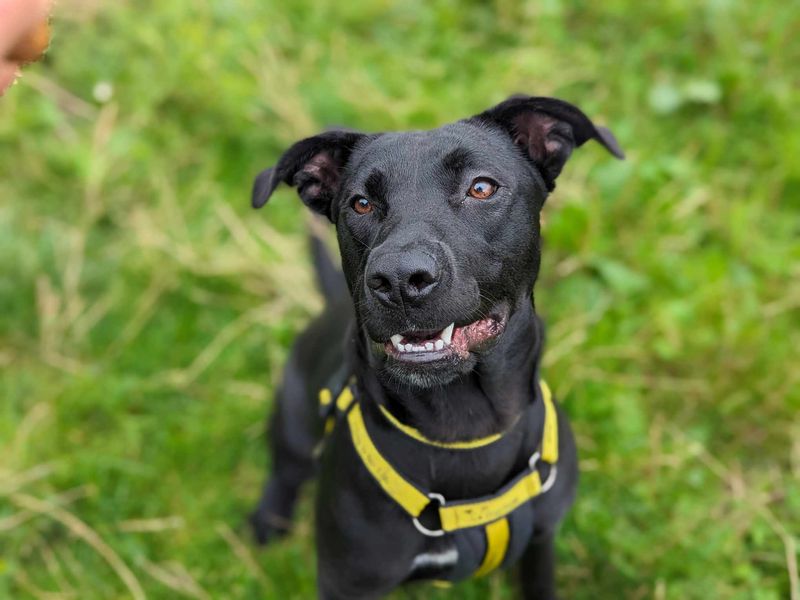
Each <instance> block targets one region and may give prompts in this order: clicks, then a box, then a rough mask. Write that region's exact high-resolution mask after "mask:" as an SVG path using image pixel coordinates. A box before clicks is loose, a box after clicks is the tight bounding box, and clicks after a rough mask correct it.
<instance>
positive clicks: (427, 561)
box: [411, 548, 458, 573]
mask: <svg viewBox="0 0 800 600" xmlns="http://www.w3.org/2000/svg"><path fill="white" fill-rule="evenodd" d="M457 562H458V550H456V549H455V548H448V549H447V550H444V551H443V552H423V553H422V554H417V555H416V556H415V557H414V560H413V561H412V563H411V572H412V573H413V572H415V571H417V570H418V569H431V568H437V569H444V568H448V567H452V566H454V565H455V564H456V563H457Z"/></svg>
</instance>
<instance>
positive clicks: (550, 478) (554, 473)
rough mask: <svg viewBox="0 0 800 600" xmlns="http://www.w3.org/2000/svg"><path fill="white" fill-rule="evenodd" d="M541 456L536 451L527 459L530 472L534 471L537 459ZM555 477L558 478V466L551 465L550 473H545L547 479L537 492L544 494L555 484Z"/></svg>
mask: <svg viewBox="0 0 800 600" xmlns="http://www.w3.org/2000/svg"><path fill="white" fill-rule="evenodd" d="M541 457H542V455H541V454H540V453H539V451H538V450H537V451H536V452H534V453H533V454H531V457H530V458H529V459H528V468H529V469H530V470H531V471H535V470H536V463H538V462H539V459H540V458H541ZM556 477H558V465H554V464H551V465H550V471H549V472H548V473H547V479H545V481H544V483H543V484H542V489H541V491H540V492H539V493H540V494H544V493H545V492H546V491H547V490H549V489H550V488H551V487H553V484H554V483H555V482H556Z"/></svg>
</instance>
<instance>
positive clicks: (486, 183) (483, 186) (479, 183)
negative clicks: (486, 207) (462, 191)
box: [468, 177, 497, 200]
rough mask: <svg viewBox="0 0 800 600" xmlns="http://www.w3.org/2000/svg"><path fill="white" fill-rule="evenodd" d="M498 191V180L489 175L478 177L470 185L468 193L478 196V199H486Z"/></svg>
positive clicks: (474, 196)
mask: <svg viewBox="0 0 800 600" xmlns="http://www.w3.org/2000/svg"><path fill="white" fill-rule="evenodd" d="M496 191H497V183H496V182H494V181H492V180H491V179H489V178H488V177H478V179H476V180H475V181H473V182H472V185H471V186H469V192H468V194H469V195H470V196H472V197H473V198H477V199H478V200H486V199H487V198H491V197H492V196H494V193H495V192H496Z"/></svg>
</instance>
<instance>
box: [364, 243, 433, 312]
mask: <svg viewBox="0 0 800 600" xmlns="http://www.w3.org/2000/svg"><path fill="white" fill-rule="evenodd" d="M366 282H367V288H368V289H369V292H370V293H371V294H372V295H373V296H374V297H375V298H376V299H377V300H378V301H380V302H381V303H383V304H385V305H387V306H400V305H401V304H404V303H405V304H414V303H417V302H420V301H422V300H424V299H425V298H426V297H427V296H429V295H430V293H431V292H432V291H433V290H434V288H435V287H436V286H437V285H438V284H439V265H438V263H437V262H436V259H435V258H434V257H433V256H431V255H430V254H428V253H427V252H420V251H416V252H414V251H410V252H397V253H391V254H384V255H381V256H375V257H373V259H372V260H371V261H370V264H369V266H368V267H367V273H366Z"/></svg>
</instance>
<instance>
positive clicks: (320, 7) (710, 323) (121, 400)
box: [0, 0, 800, 600]
mask: <svg viewBox="0 0 800 600" xmlns="http://www.w3.org/2000/svg"><path fill="white" fill-rule="evenodd" d="M54 28H55V31H54V37H53V43H52V48H51V51H50V52H49V54H48V56H47V59H46V61H45V62H44V63H42V64H38V65H35V66H33V67H32V68H30V69H28V70H27V72H26V74H25V76H24V77H23V78H22V80H21V81H20V82H19V83H18V84H17V85H16V86H15V87H14V88H13V89H11V90H10V91H9V92H8V93H7V95H6V96H5V97H4V98H3V99H2V100H0V198H1V199H2V201H1V202H0V273H1V274H2V276H1V277H0V368H2V378H1V379H0V598H43V599H48V600H52V599H62V598H63V599H72V598H75V599H92V598H103V599H106V598H126V597H134V598H144V597H148V598H178V597H186V598H201V599H202V598H276V599H286V598H311V597H313V596H314V593H315V584H314V564H313V540H312V539H311V532H312V527H311V524H310V517H311V510H310V503H309V495H306V497H305V500H304V502H303V505H302V508H301V511H300V515H299V519H298V523H297V530H296V532H295V534H294V535H293V536H291V537H289V538H287V539H286V540H285V541H281V542H280V543H278V544H276V545H274V546H272V547H269V548H268V549H266V550H264V551H259V550H256V549H255V548H254V547H253V546H252V544H251V542H250V539H249V537H248V535H247V531H246V528H245V527H244V518H245V515H246V513H247V512H248V511H249V510H250V508H251V507H252V505H253V503H254V502H255V500H256V498H257V496H258V493H259V488H260V485H261V483H262V481H263V478H264V475H265V470H266V469H267V468H268V464H267V457H266V455H265V452H264V444H263V435H262V431H263V425H262V423H263V418H264V415H265V412H266V409H267V406H268V405H269V402H270V400H271V392H272V390H273V389H274V386H275V383H276V381H277V379H278V378H279V376H280V369H281V366H282V364H283V362H284V359H285V357H286V353H287V350H288V348H289V345H290V343H291V341H292V339H293V336H294V335H295V334H296V332H297V331H298V330H299V329H300V328H301V327H302V326H303V324H304V323H305V322H306V321H307V320H308V318H309V316H310V315H312V314H313V313H314V312H315V311H316V310H317V309H318V308H319V307H320V306H321V300H320V298H319V297H318V295H317V293H316V291H315V289H314V287H313V283H312V281H311V278H310V274H309V269H308V260H307V254H306V248H305V244H304V237H303V236H304V221H305V218H306V217H305V214H304V212H303V210H302V209H301V206H300V203H299V202H298V201H297V199H296V197H295V196H294V194H293V192H292V191H290V190H286V189H284V190H282V191H281V192H280V193H279V194H277V196H276V197H275V198H274V200H273V201H272V202H271V203H270V205H269V206H268V207H267V208H266V209H265V210H263V211H262V212H259V213H255V212H253V211H252V210H251V209H250V208H249V188H250V183H251V180H252V177H253V176H254V174H255V173H256V172H258V171H259V170H260V169H261V168H263V167H265V166H267V165H270V164H272V163H273V162H274V161H275V160H276V158H277V157H278V156H279V154H280V152H281V151H282V150H283V149H285V148H286V147H287V146H288V145H289V144H291V143H292V142H293V141H295V140H296V139H298V138H300V137H302V136H306V135H310V134H313V133H315V132H317V131H319V130H320V129H321V128H323V127H326V126H329V125H346V126H349V127H353V128H359V129H364V130H371V131H378V130H392V129H406V128H423V127H434V126H437V125H439V124H442V123H445V122H448V121H452V120H455V119H458V118H460V117H463V116H467V115H469V114H472V113H475V112H478V111H480V110H482V109H483V108H485V107H487V106H489V105H491V104H493V103H495V102H498V101H500V100H502V99H503V98H505V97H506V96H507V95H508V94H510V93H514V92H526V93H531V94H536V95H553V96H558V97H561V98H564V99H567V100H569V101H571V102H574V103H576V104H578V105H579V106H580V107H582V108H583V109H584V110H585V111H586V112H587V114H589V115H590V116H591V117H592V118H593V119H595V120H596V122H598V123H602V124H606V125H608V126H610V127H611V128H613V130H614V131H615V133H616V134H617V136H618V138H619V139H620V141H621V143H622V145H623V147H624V148H625V149H626V151H627V153H628V160H627V161H625V162H617V161H614V160H612V159H611V158H610V157H609V156H608V155H606V154H605V153H604V152H603V151H602V150H601V149H600V148H599V147H598V146H596V145H593V144H590V145H587V146H586V147H585V148H583V149H581V150H580V151H578V152H576V154H575V155H574V157H573V158H572V160H571V161H570V163H569V164H568V165H567V168H566V170H565V173H564V174H563V175H562V177H561V178H560V179H559V184H558V188H557V190H556V192H555V194H554V195H553V196H552V197H551V198H550V200H548V204H547V207H546V210H545V217H544V218H545V220H546V224H545V231H544V236H545V241H544V244H545V248H544V263H543V267H542V273H541V277H540V281H539V283H538V284H537V288H536V300H537V306H538V309H539V311H540V312H541V313H542V314H543V315H544V316H545V318H546V320H547V322H548V324H549V347H548V351H547V353H546V356H545V363H546V376H547V378H548V380H549V381H550V383H551V385H552V386H553V387H554V389H555V390H556V392H557V394H558V395H559V397H560V398H561V399H562V402H563V404H564V406H565V407H566V410H567V411H568V412H569V413H570V415H571V416H572V419H573V423H574V427H575V429H576V432H577V435H578V439H579V447H580V450H581V464H582V470H583V479H582V484H581V489H580V497H579V501H578V503H577V505H576V507H575V509H574V510H573V512H572V513H571V515H570V516H569V518H568V519H567V521H566V523H565V525H564V527H563V531H562V533H561V536H560V538H559V542H558V554H559V562H560V565H559V569H558V577H559V581H560V586H561V589H562V590H563V597H564V598H593V599H594V598H634V599H637V598H655V599H659V600H660V599H666V598H673V599H686V598H697V599H704V600H707V599H710V598H754V599H759V600H767V599H776V600H777V599H785V598H792V599H793V600H797V599H798V598H800V584H798V579H797V578H798V574H797V562H798V542H799V541H800V540H799V539H798V536H800V420H798V414H799V413H798V410H799V409H800V393H798V386H800V369H799V368H798V352H797V348H798V346H799V345H800V328H799V327H798V325H799V324H800V318H799V317H800V261H799V260H798V259H800V219H799V217H800V159H798V157H799V156H800V111H798V106H799V105H800V66H799V65H800V42H799V41H798V38H799V36H800V7H798V4H797V3H796V2H778V1H770V2H758V3H756V2H749V3H746V2H737V1H735V0H705V1H697V2H695V1H691V0H669V1H667V2H661V3H634V2H629V1H623V0H610V1H608V2H603V3H597V2H586V1H575V2H567V1H565V0H546V1H542V2H514V1H511V0H495V1H494V2H489V1H477V0H475V1H472V2H455V1H452V0H432V1H426V2H423V1H421V0H410V1H407V2H403V3H399V2H398V3H393V2H390V1H388V0H383V1H382V0H357V1H352V2H333V1H332V0H315V1H313V2H311V1H310V0H301V1H297V2H292V3H287V2H279V1H278V0H267V1H259V2H256V1H255V0H253V1H249V2H247V1H244V0H224V1H214V2H212V1H210V0H198V1H195V2H189V1H188V0H179V1H171V2H154V1H137V2H134V1H120V2H114V3H103V2H101V1H100V0H62V2H61V4H60V5H59V8H58V10H57V16H56V19H55V21H54ZM514 595H515V594H514V588H513V585H512V583H511V582H510V579H508V578H506V577H504V575H502V574H497V575H494V576H492V577H491V578H489V579H486V580H481V581H478V582H470V583H466V584H463V585H460V586H458V587H457V588H456V589H455V590H453V591H451V592H450V593H443V592H439V591H434V590H432V589H431V588H429V587H427V586H423V587H417V588H416V589H412V590H411V591H409V592H401V593H399V594H398V597H408V596H411V597H419V598H429V597H442V598H444V597H453V598H475V599H477V598H512V597H514Z"/></svg>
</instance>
